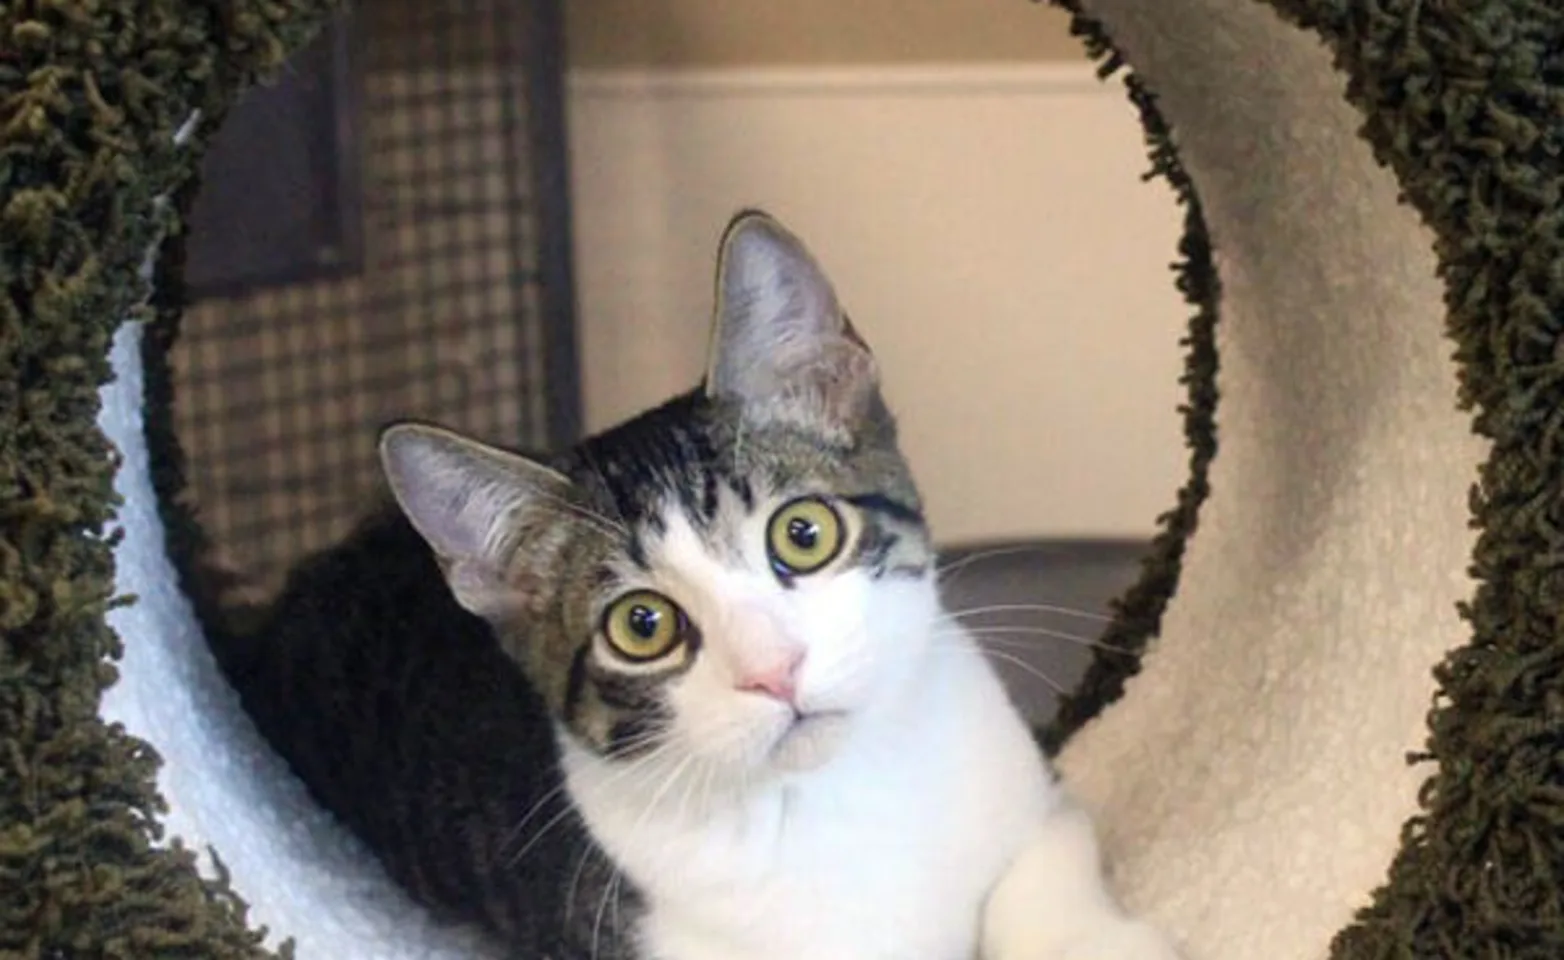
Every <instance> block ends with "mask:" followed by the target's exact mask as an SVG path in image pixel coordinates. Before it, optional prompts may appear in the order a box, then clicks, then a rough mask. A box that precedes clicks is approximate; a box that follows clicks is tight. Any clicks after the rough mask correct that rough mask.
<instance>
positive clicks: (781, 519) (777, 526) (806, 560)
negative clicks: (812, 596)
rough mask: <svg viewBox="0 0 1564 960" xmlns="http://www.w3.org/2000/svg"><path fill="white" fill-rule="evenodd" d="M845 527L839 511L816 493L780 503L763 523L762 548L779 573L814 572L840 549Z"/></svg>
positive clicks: (791, 575) (844, 536)
mask: <svg viewBox="0 0 1564 960" xmlns="http://www.w3.org/2000/svg"><path fill="white" fill-rule="evenodd" d="M846 539H847V531H846V529H845V528H844V526H843V524H842V516H841V514H839V513H837V512H836V509H835V508H834V507H832V506H831V505H830V504H829V503H827V502H826V501H824V500H822V499H820V498H819V497H801V498H799V499H797V500H792V501H789V502H788V503H785V504H783V505H782V507H781V509H779V510H777V512H776V513H774V514H772V515H771V522H770V523H769V524H767V525H766V550H767V552H768V553H769V554H770V555H771V566H772V568H773V569H775V570H776V572H777V574H778V575H779V576H784V577H796V576H802V575H804V574H808V573H814V572H815V571H816V570H819V569H821V568H822V567H824V566H825V565H826V564H828V563H830V562H831V561H832V560H835V559H836V556H837V554H839V553H841V552H842V545H843V544H844V542H845V541H846Z"/></svg>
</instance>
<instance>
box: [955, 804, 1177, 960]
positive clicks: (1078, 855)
mask: <svg viewBox="0 0 1564 960" xmlns="http://www.w3.org/2000/svg"><path fill="white" fill-rule="evenodd" d="M980 954H981V957H982V960H1181V958H1180V957H1179V954H1178V951H1177V950H1175V949H1174V948H1173V944H1172V942H1171V941H1170V940H1169V939H1168V938H1167V937H1166V936H1165V935H1164V934H1162V933H1161V932H1160V931H1158V930H1157V929H1156V928H1155V927H1153V926H1152V925H1151V924H1149V923H1147V922H1145V921H1144V920H1139V919H1136V918H1134V917H1132V916H1129V915H1127V914H1126V913H1125V912H1124V910H1123V908H1121V907H1120V906H1119V904H1118V903H1117V902H1116V901H1115V899H1114V897H1113V896H1112V894H1111V893H1110V892H1109V890H1108V887H1107V883H1106V881H1105V879H1104V877H1103V875H1102V870H1101V865H1100V863H1099V861H1098V854H1097V839H1096V835H1095V832H1094V831H1093V830H1092V825H1091V822H1090V820H1088V818H1087V817H1086V815H1085V813H1084V812H1082V811H1081V810H1080V809H1079V808H1075V807H1071V806H1064V807H1061V808H1060V809H1059V810H1057V811H1055V812H1054V813H1053V815H1052V816H1050V817H1049V818H1048V819H1047V820H1045V821H1044V822H1043V823H1042V824H1040V825H1039V828H1038V830H1037V832H1036V833H1035V834H1034V835H1033V837H1032V838H1031V840H1030V842H1029V843H1027V844H1026V845H1025V846H1024V847H1023V848H1022V850H1021V851H1020V852H1019V854H1018V856H1017V857H1016V859H1015V861H1014V862H1013V863H1012V864H1011V865H1010V867H1009V869H1008V870H1007V871H1006V872H1005V874H1004V875H1003V876H1002V877H1001V878H1000V879H999V881H998V883H996V884H995V888H994V889H993V890H992V891H990V894H989V898H988V902H987V904H986V905H985V909H984V917H983V935H982V949H981V951H980Z"/></svg>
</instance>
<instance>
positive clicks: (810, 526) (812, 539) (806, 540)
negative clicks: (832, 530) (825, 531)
mask: <svg viewBox="0 0 1564 960" xmlns="http://www.w3.org/2000/svg"><path fill="white" fill-rule="evenodd" d="M787 538H788V539H789V540H791V541H792V542H793V546H795V547H797V548H798V549H800V550H813V549H814V548H815V546H816V545H818V544H819V543H820V524H818V523H815V522H814V521H813V520H806V519H804V518H803V517H794V518H792V519H791V520H789V521H788V522H787Z"/></svg>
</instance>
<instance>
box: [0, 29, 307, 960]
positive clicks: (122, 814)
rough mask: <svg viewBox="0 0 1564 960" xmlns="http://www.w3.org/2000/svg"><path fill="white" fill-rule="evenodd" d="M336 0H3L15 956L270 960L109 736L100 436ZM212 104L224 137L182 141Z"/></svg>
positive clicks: (3, 719) (108, 584) (5, 802)
mask: <svg viewBox="0 0 1564 960" xmlns="http://www.w3.org/2000/svg"><path fill="white" fill-rule="evenodd" d="M330 6H331V4H330V3H329V2H328V0H285V2H279V0H259V2H258V0H231V2H225V3H207V2H196V0H24V2H17V0H5V2H0V957H16V958H34V957H37V958H49V960H56V958H58V960H65V958H69V960H78V958H80V960H87V958H99V957H102V958H126V960H147V958H154V957H155V958H180V957H254V956H264V955H265V954H264V953H263V952H262V951H261V950H259V949H258V947H257V944H258V943H259V936H258V934H257V933H256V932H255V931H252V930H250V929H248V927H247V923H246V920H245V916H244V909H243V905H242V902H241V901H239V900H238V899H237V898H235V897H233V896H232V895H230V894H229V892H228V891H227V890H226V888H225V885H224V884H222V883H212V884H208V883H203V882H202V881H201V880H200V879H199V878H198V877H197V875H196V873H195V872H194V870H193V867H192V859H191V856H190V854H189V853H188V852H186V851H182V850H179V849H177V848H174V849H167V848H163V847H158V846H154V845H153V844H154V841H156V840H157V839H158V837H159V834H160V828H159V826H158V818H159V815H160V813H161V812H162V809H163V806H162V800H161V798H160V797H159V796H158V793H157V790H156V787H155V782H154V779H153V778H154V775H155V771H156V768H157V764H158V762H159V761H158V757H157V755H156V753H155V752H154V750H153V749H152V748H151V747H149V746H148V745H147V744H146V743H144V742H142V741H140V740H137V739H136V738H135V737H132V736H130V735H129V734H127V733H126V732H125V731H124V730H120V729H114V728H111V727H108V726H106V725H105V724H104V723H103V722H102V721H101V720H100V719H99V718H98V715H97V712H98V700H99V694H100V692H101V691H102V689H103V688H104V687H105V685H107V684H109V683H112V682H113V679H114V676H115V671H114V667H113V665H112V663H113V660H114V659H115V657H116V655H117V652H118V648H119V640H118V638H117V637H115V636H114V634H113V633H112V632H111V631H110V630H109V629H108V628H107V626H106V625H105V621H104V614H105V611H106V610H107V609H108V608H109V606H110V605H111V604H113V603H115V602H118V601H116V599H115V598H114V597H112V596H111V593H112V590H113V580H112V574H113V568H112V564H113V558H112V554H111V552H110V551H111V542H106V541H104V540H102V539H99V538H97V537H96V536H95V534H96V533H97V531H99V530H101V529H103V528H104V525H105V524H106V523H110V522H111V521H112V518H113V515H114V509H115V506H116V504H115V500H114V493H113V488H112V471H113V469H114V466H115V455H114V451H112V450H111V449H110V448H109V447H108V445H107V443H106V442H105V440H104V438H103V436H102V434H101V433H100V432H99V431H98V429H97V427H96V425H95V418H96V415H97V412H98V389H99V387H100V385H101V384H102V383H103V382H104V381H105V380H106V378H107V377H108V375H109V367H108V361H107V350H108V345H109V341H110V337H111V335H112V333H113V331H114V330H115V328H116V327H117V326H118V324H119V323H120V322H121V321H122V320H124V319H125V318H126V317H128V316H132V315H134V314H135V313H137V312H138V311H139V310H140V307H139V305H140V304H141V303H142V302H143V300H144V299H145V296H146V293H147V291H146V290H145V289H144V284H143V283H142V282H141V280H140V279H139V277H138V270H139V269H140V267H141V265H142V262H143V260H144V258H145V256H146V253H147V251H148V250H149V249H150V248H151V247H152V246H153V245H154V244H155V243H156V242H157V241H158V239H159V237H160V236H161V235H162V234H163V233H164V232H165V231H166V230H167V229H168V228H169V227H170V226H171V223H172V217H173V213H172V207H170V206H169V205H167V204H158V203H157V202H156V199H157V198H158V197H160V196H164V195H171V194H172V193H173V192H174V191H175V189H176V188H178V187H180V186H181V185H183V184H185V183H187V182H188V181H189V180H190V179H191V177H192V175H193V173H194V170H195V166H196V161H197V159H198V155H199V151H200V148H201V141H202V139H203V136H204V135H205V134H206V133H207V132H209V131H210V130H211V129H212V128H213V127H214V126H215V122H216V121H217V120H219V119H220V118H221V117H222V115H223V113H224V112H225V109H226V105H227V104H228V103H230V102H231V101H232V99H233V98H234V96H235V95H236V94H237V92H238V91H239V90H240V89H242V88H243V87H245V86H246V85H248V84H251V83H253V82H255V81H257V80H258V79H259V78H262V77H264V76H265V75H267V74H268V73H269V72H270V71H272V70H274V69H275V68H276V67H277V66H278V65H279V64H280V63H281V61H282V60H283V58H284V57H285V55H286V54H287V53H288V52H289V51H291V50H293V49H295V48H297V47H298V46H299V45H300V44H301V43H303V42H304V41H306V40H307V39H308V38H309V36H311V35H312V34H313V33H314V31H315V30H316V29H317V27H318V26H319V24H320V23H321V22H323V19H324V17H325V15H326V14H327V13H328V12H329V7H330ZM194 110H200V111H201V113H202V115H203V117H205V118H206V119H207V121H208V122H207V123H206V124H204V125H203V127H202V129H201V132H200V133H198V134H197V136H196V137H195V138H193V140H192V142H191V143H189V144H187V145H186V146H185V147H184V148H178V147H176V146H175V144H174V142H173V138H174V134H175V132H176V131H177V130H179V129H180V127H181V126H182V125H183V124H184V123H185V122H186V120H187V118H189V117H190V115H191V113H192V111H194Z"/></svg>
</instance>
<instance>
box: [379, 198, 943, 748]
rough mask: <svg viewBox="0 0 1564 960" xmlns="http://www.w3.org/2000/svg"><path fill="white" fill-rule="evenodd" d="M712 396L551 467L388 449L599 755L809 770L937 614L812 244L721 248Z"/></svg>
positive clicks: (521, 651)
mask: <svg viewBox="0 0 1564 960" xmlns="http://www.w3.org/2000/svg"><path fill="white" fill-rule="evenodd" d="M717 321H718V322H717V325H716V331H715V334H714V337H713V348H712V363H711V365H710V368H709V371H708V375H707V379H706V383H705V384H704V386H703V387H702V388H701V389H699V390H697V391H695V392H692V393H690V394H688V395H685V396H682V397H678V398H675V399H674V400H672V401H670V402H669V403H667V404H664V405H663V406H661V407H659V408H657V409H655V410H651V411H649V412H647V413H645V414H642V415H641V416H639V417H637V418H635V419H633V420H631V421H628V422H627V423H624V424H621V425H620V426H618V427H615V428H613V429H611V430H609V431H606V432H605V433H603V434H600V435H598V436H596V437H593V438H591V439H589V440H587V441H585V442H583V443H582V444H580V445H579V446H577V447H576V448H574V449H573V450H571V451H569V452H568V453H566V454H565V455H563V456H562V457H560V458H558V459H556V460H555V461H553V462H551V463H549V464H546V465H545V464H541V463H538V462H534V461H529V460H525V459H522V458H520V457H518V456H515V455H513V454H509V453H505V452H502V451H498V450H495V449H493V448H489V447H485V446H482V445H479V444H477V443H475V442H473V441H471V440H467V439H464V438H461V437H458V436H456V435H454V434H451V433H449V432H446V431H443V430H439V429H437V428H431V427H423V426H416V425H401V426H397V427H393V428H392V429H391V430H389V431H387V433H386V435H385V437H384V438H383V441H382V452H383V455H384V461H385V464H386V468H387V473H388V476H389V478H390V480H391V485H392V488H393V490H394V492H395V493H396V495H397V498H398V500H399V502H400V503H401V505H402V507H403V509H404V510H405V511H406V512H407V514H408V516H409V518H410V519H411V520H412V521H413V523H414V525H415V526H416V527H417V528H418V529H419V530H420V531H421V532H422V533H423V534H424V536H425V537H426V539H428V540H429V542H430V544H431V546H432V547H433V548H434V550H435V552H436V554H437V555H438V556H440V558H441V560H442V566H443V567H444V569H445V571H446V575H447V579H448V581H449V582H450V584H451V587H452V590H453V592H454V594H455V595H456V597H457V599H458V600H459V601H460V602H462V603H463V605H464V606H466V607H467V608H468V609H471V610H473V611H474V612H476V613H478V614H480V615H481V616H484V617H485V618H487V619H488V620H489V621H490V622H491V623H492V624H493V625H494V626H495V629H496V634H497V636H498V637H499V638H500V642H501V643H502V644H504V645H505V646H506V648H507V650H508V652H510V653H511V654H512V656H514V657H515V658H516V659H517V660H518V662H520V663H521V664H523V666H524V667H525V668H526V669H527V670H528V672H529V675H530V676H531V677H532V679H533V681H534V683H535V684H536V685H537V686H539V687H540V688H541V689H542V690H543V691H544V692H545V694H546V695H547V697H548V699H549V701H550V702H551V704H553V706H554V709H555V711H556V714H557V716H558V718H559V720H560V722H561V723H562V724H563V725H564V726H565V727H566V728H567V729H569V730H570V731H571V733H572V734H573V735H574V736H575V737H576V738H577V739H578V741H580V742H581V743H583V744H585V745H587V746H589V747H590V748H592V749H594V750H596V751H598V752H600V753H601V754H603V755H605V756H608V757H613V758H621V757H622V758H626V759H629V758H635V757H641V756H644V755H646V754H648V753H650V752H651V751H653V750H661V751H663V752H664V753H665V754H666V755H669V756H670V757H672V758H675V759H681V758H690V759H692V760H695V761H699V762H701V763H702V764H704V765H706V766H708V767H709V768H710V769H712V770H713V771H715V772H716V773H717V774H718V775H720V774H722V773H727V774H730V775H732V776H735V777H737V778H740V779H743V778H747V777H750V776H753V775H754V774H755V773H756V772H757V771H762V770H772V771H788V770H799V769H807V768H811V767H814V766H817V765H819V764H821V763H823V762H825V761H827V760H829V759H830V758H831V757H832V756H833V755H834V754H835V752H836V749H837V748H838V746H839V745H840V744H841V743H842V742H843V741H844V740H845V739H846V738H847V737H848V736H850V735H851V733H852V732H853V730H854V729H855V727H856V726H857V725H858V724H860V723H862V722H864V721H865V720H866V719H867V718H869V717H871V716H872V715H873V714H874V713H875V712H877V711H879V710H883V709H885V708H886V706H887V705H889V704H891V703H893V702H894V701H895V699H896V698H897V697H898V696H899V695H900V693H901V691H902V688H903V687H904V686H905V680H906V678H907V675H908V674H909V673H910V671H911V670H912V669H913V668H914V666H915V665H916V664H917V663H918V660H919V658H920V657H921V656H922V655H923V654H924V653H925V652H926V650H927V648H928V647H929V645H930V644H931V643H932V642H933V640H932V638H933V636H934V635H935V633H936V632H937V628H938V627H937V621H938V618H939V612H940V611H939V603H938V599H937V594H936V590H935V586H934V582H933V574H932V549H931V546H930V543H929V538H928V533H927V530H926V528H925V525H924V522H923V519H922V515H921V507H920V503H919V498H918V494H917V490H916V487H915V486H914V484H913V481H912V479H911V476H910V474H909V472H908V469H907V465H906V462H905V460H904V459H903V457H902V456H901V454H900V452H899V450H898V449H897V445H896V438H895V428H894V424H893V422H892V420H891V417H890V415H889V414H888V413H887V412H886V410H885V408H884V405H883V403H882V402H881V399H880V395H879V389H878V380H877V375H876V372H875V367H874V363H873V359H872V357H871V356H870V354H869V352H868V349H867V347H865V346H864V344H863V342H862V341H861V339H859V338H858V336H857V335H856V333H854V332H853V331H852V329H851V327H850V325H849V324H848V323H847V321H846V319H845V317H844V316H843V314H842V312H841V310H840V308H839V306H838V305H837V301H836V297H835V294H834V293H833V292H832V291H831V288H830V286H829V284H828V283H827V281H826V280H825V278H824V275H823V274H822V273H821V272H820V270H819V268H818V267H817V266H816V265H815V263H814V261H813V260H812V258H810V257H809V255H808V254H807V252H805V251H804V249H803V248H802V246H801V245H799V244H798V242H797V241H796V240H795V239H794V238H793V237H792V236H791V235H789V234H788V233H787V232H786V231H785V230H783V229H782V228H781V227H780V226H779V225H777V224H776V223H775V222H774V221H772V220H770V219H769V218H766V217H764V216H763V215H759V214H753V213H752V214H747V215H741V216H740V217H739V218H737V219H736V220H735V221H734V223H733V224H731V225H730V227H729V229H728V231H727V233H726V234H725V236H724V240H723V253H722V256H721V266H720V267H719V282H718V305H717Z"/></svg>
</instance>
